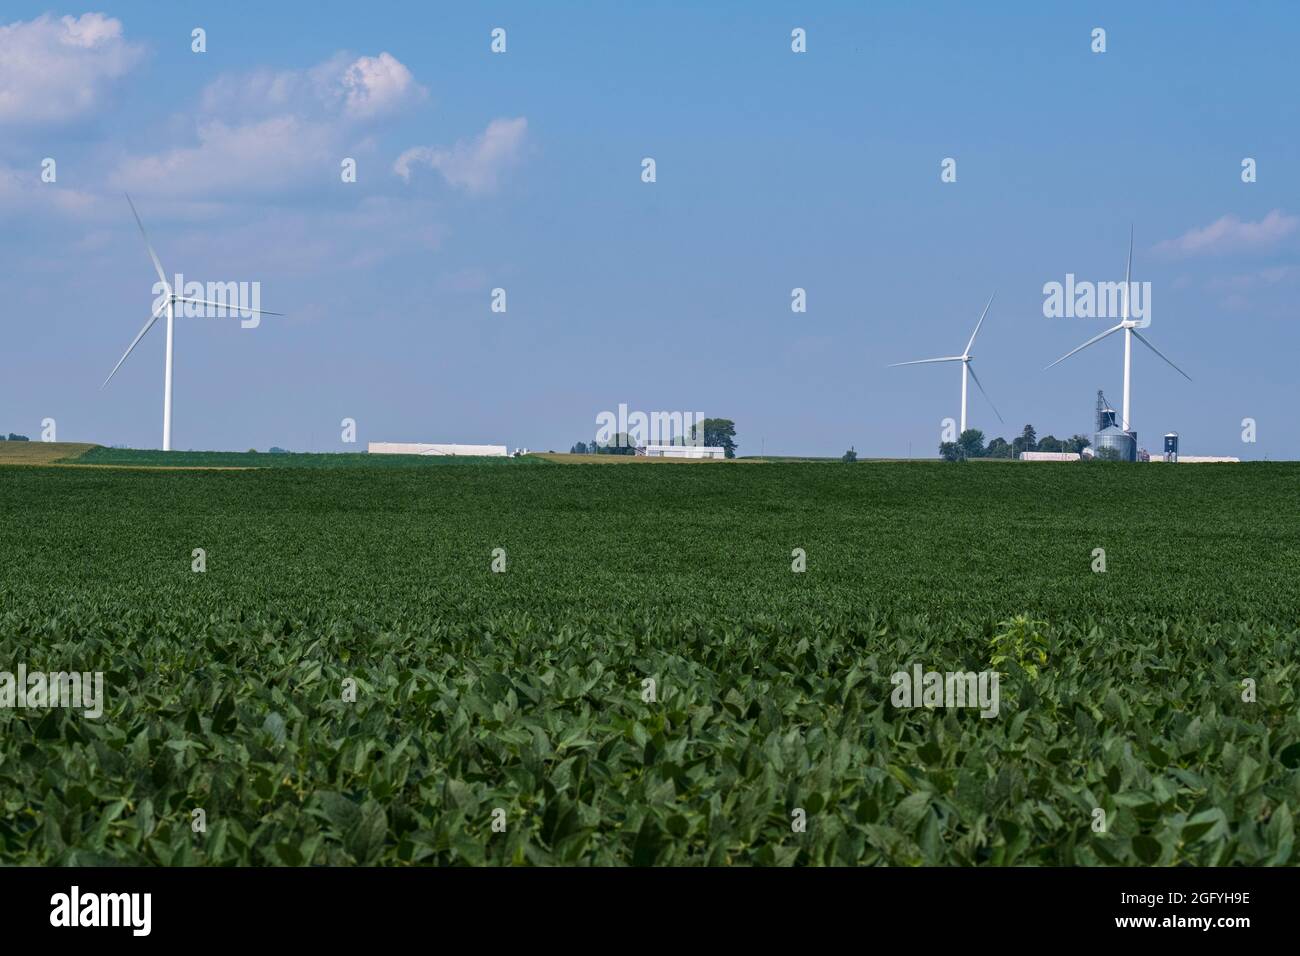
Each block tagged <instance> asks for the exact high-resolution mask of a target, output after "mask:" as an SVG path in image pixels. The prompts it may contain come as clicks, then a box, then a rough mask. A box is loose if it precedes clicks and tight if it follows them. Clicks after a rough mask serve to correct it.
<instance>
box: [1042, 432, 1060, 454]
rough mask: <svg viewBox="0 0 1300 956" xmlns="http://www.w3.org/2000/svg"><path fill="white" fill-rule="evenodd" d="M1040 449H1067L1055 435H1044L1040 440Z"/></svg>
mask: <svg viewBox="0 0 1300 956" xmlns="http://www.w3.org/2000/svg"><path fill="white" fill-rule="evenodd" d="M1038 450H1039V451H1065V448H1063V447H1062V445H1061V442H1060V440H1059V439H1058V438H1057V437H1056V436H1055V435H1044V436H1043V438H1042V439H1041V440H1039V442H1038Z"/></svg>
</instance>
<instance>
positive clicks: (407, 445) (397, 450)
mask: <svg viewBox="0 0 1300 956" xmlns="http://www.w3.org/2000/svg"><path fill="white" fill-rule="evenodd" d="M366 450H367V451H368V452H370V454H372V455H478V456H483V457H488V458H505V457H506V456H507V454H508V452H507V450H506V446H505V445H453V444H443V443H439V442H400V441H372V442H370V444H369V445H368V446H367V447H366Z"/></svg>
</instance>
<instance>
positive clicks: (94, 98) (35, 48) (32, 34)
mask: <svg viewBox="0 0 1300 956" xmlns="http://www.w3.org/2000/svg"><path fill="white" fill-rule="evenodd" d="M141 52H142V49H141V47H139V46H138V45H135V44H131V43H128V42H127V41H126V40H125V39H124V38H123V36H122V23H121V21H120V20H115V19H112V18H110V17H106V16H104V15H103V14H102V13H84V14H82V15H81V16H79V17H60V18H59V19H57V20H56V19H55V18H54V17H52V16H50V15H49V14H48V13H47V14H42V15H41V16H39V17H37V18H36V19H35V20H25V21H24V20H20V21H17V22H15V23H11V24H9V25H7V26H0V123H3V122H14V121H18V122H38V123H46V122H63V121H66V120H70V119H74V118H76V117H78V116H81V115H83V114H85V113H87V112H89V111H90V110H92V109H94V108H95V107H96V106H97V105H98V104H99V102H100V101H101V99H102V98H103V95H104V92H105V90H106V89H107V87H108V86H109V84H110V83H111V82H112V81H113V80H115V79H117V78H118V77H120V76H122V75H123V74H125V73H126V72H127V71H129V70H130V69H131V68H132V67H133V66H134V65H135V64H136V62H137V61H138V60H139V58H140V55H141Z"/></svg>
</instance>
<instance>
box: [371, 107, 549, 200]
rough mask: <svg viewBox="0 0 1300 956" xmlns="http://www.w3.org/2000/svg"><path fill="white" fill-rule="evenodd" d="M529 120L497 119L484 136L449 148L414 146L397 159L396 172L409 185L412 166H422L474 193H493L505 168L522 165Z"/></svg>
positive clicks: (490, 124)
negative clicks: (434, 170) (520, 163)
mask: <svg viewBox="0 0 1300 956" xmlns="http://www.w3.org/2000/svg"><path fill="white" fill-rule="evenodd" d="M527 131H528V120H526V119H525V118H524V117H522V116H520V117H517V118H515V119H494V120H493V121H492V122H491V123H489V124H488V127H487V129H485V130H484V131H483V132H482V134H480V135H479V136H476V137H475V138H474V139H472V140H468V141H466V140H461V141H460V142H458V143H456V145H455V146H452V147H451V148H450V149H446V148H442V147H436V146H414V147H412V148H411V149H408V150H406V151H405V152H404V153H402V155H401V156H399V157H397V162H395V163H394V164H393V172H395V173H396V174H397V175H398V176H401V177H402V179H403V180H405V181H407V182H410V180H411V167H412V166H414V165H416V164H419V165H424V166H428V167H430V168H431V169H436V170H437V171H438V172H440V173H442V176H443V178H444V179H446V180H447V182H448V183H449V184H450V185H452V186H455V187H457V188H459V189H464V190H465V191H466V192H468V193H471V194H475V195H478V194H482V193H488V192H492V191H493V190H494V189H496V187H497V182H498V180H499V179H500V177H501V175H502V173H503V172H505V170H506V169H508V168H510V167H512V166H514V165H516V164H517V163H518V162H519V159H520V156H521V153H522V151H523V144H524V136H525V134H526V133H527Z"/></svg>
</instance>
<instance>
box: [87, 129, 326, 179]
mask: <svg viewBox="0 0 1300 956" xmlns="http://www.w3.org/2000/svg"><path fill="white" fill-rule="evenodd" d="M196 135H197V137H198V142H197V143H196V144H195V145H192V146H180V147H176V148H174V149H170V150H167V151H166V152H162V153H156V154H153V155H150V156H140V157H135V158H132V159H127V160H125V161H123V162H122V163H121V165H119V167H118V168H117V170H116V171H115V172H114V173H113V175H112V176H111V181H112V183H113V185H114V186H115V187H117V188H119V189H127V190H132V189H136V190H141V191H144V190H147V191H149V192H152V193H155V194H166V195H173V196H186V195H210V194H212V193H214V192H225V191H235V192H243V193H254V194H255V193H260V192H266V191H268V190H274V189H279V188H283V187H286V186H292V185H294V184H300V183H302V182H304V181H305V180H312V181H324V179H325V177H326V176H327V175H328V174H329V170H330V168H337V162H336V161H335V162H334V166H333V167H330V166H329V165H328V164H329V163H330V162H331V161H334V160H335V157H336V156H338V155H341V153H340V149H339V140H340V135H339V131H338V130H337V129H336V128H334V127H332V126H331V125H329V124H328V123H322V122H318V121H312V120H306V119H302V118H300V117H297V116H292V115H286V116H272V117H269V118H267V119H261V120H257V121H256V122H252V123H246V124H243V125H231V124H228V123H226V122H225V121H223V120H210V121H205V122H201V123H200V124H199V126H198V128H197V130H196Z"/></svg>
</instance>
